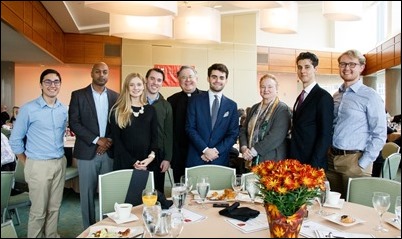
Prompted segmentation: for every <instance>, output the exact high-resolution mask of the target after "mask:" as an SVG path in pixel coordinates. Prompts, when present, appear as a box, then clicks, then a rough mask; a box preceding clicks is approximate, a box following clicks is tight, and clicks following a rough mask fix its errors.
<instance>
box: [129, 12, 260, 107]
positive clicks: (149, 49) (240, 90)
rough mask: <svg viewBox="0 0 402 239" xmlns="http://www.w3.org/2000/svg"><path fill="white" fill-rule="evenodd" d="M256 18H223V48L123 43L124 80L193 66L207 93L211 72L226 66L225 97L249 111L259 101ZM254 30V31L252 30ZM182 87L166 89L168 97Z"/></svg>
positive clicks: (220, 45)
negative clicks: (150, 71) (162, 66)
mask: <svg viewBox="0 0 402 239" xmlns="http://www.w3.org/2000/svg"><path fill="white" fill-rule="evenodd" d="M255 21H256V18H255V14H245V15H236V16H222V26H224V27H222V35H221V36H222V42H221V43H220V44H207V45H191V44H180V43H177V42H172V41H154V42H150V41H137V40H127V39H123V48H122V51H123V55H122V62H123V66H122V77H123V78H124V77H125V76H127V75H128V74H129V73H131V72H139V73H141V74H143V75H145V73H146V71H147V70H148V69H149V68H151V67H153V65H155V64H167V65H193V66H195V68H196V70H197V71H198V78H199V80H198V82H199V83H198V88H200V89H203V90H207V89H208V88H209V85H208V83H207V69H208V67H209V66H210V65H212V64H214V63H223V64H225V65H226V66H227V67H228V69H229V81H228V84H227V85H226V87H225V89H224V94H225V95H226V96H228V97H230V98H232V99H233V100H235V101H236V102H238V105H239V107H247V106H249V105H251V104H253V103H254V102H256V101H257V100H258V99H259V96H258V95H257V94H256V92H257V91H256V89H257V88H256V79H257V71H256V69H257V46H256V32H255V31H256V30H255V27H254V26H255V25H256V22H255ZM250 26H252V27H250ZM180 90H181V89H180V87H164V88H163V89H162V90H161V92H162V94H163V95H164V96H165V97H167V96H170V95H171V94H173V93H175V92H178V91H180Z"/></svg>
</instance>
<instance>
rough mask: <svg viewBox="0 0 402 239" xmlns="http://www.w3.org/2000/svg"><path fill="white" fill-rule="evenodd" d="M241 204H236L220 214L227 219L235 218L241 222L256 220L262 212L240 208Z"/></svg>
mask: <svg viewBox="0 0 402 239" xmlns="http://www.w3.org/2000/svg"><path fill="white" fill-rule="evenodd" d="M239 206H240V203H238V202H235V203H233V204H232V205H231V206H229V207H227V208H225V209H222V210H220V211H219V214H220V215H222V216H225V217H230V218H234V219H237V220H240V221H243V222H245V221H247V220H248V219H250V218H256V217H257V216H258V215H259V214H260V212H259V211H257V210H254V209H251V208H248V207H240V208H239Z"/></svg>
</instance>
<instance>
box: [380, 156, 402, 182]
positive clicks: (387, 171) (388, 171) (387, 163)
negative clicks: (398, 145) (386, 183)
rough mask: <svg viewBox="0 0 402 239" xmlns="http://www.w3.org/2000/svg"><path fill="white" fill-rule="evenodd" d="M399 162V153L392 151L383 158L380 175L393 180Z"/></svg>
mask: <svg viewBox="0 0 402 239" xmlns="http://www.w3.org/2000/svg"><path fill="white" fill-rule="evenodd" d="M400 162H401V154H400V153H393V154H391V155H389V156H388V157H387V158H385V160H384V163H383V165H382V169H381V177H382V178H388V179H392V180H395V178H396V175H397V173H398V169H399V163H400Z"/></svg>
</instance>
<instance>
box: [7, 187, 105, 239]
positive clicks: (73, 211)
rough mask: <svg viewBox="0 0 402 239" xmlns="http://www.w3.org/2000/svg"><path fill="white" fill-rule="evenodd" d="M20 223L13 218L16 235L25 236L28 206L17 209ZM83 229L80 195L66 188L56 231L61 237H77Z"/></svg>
mask: <svg viewBox="0 0 402 239" xmlns="http://www.w3.org/2000/svg"><path fill="white" fill-rule="evenodd" d="M96 207H97V208H96V211H98V200H96ZM18 213H19V215H20V220H21V223H20V225H15V224H16V222H17V221H16V219H15V218H14V225H15V229H16V231H17V234H18V237H20V238H26V237H27V226H28V214H29V207H26V208H20V209H18ZM83 230H84V228H83V226H82V220H81V207H80V195H79V194H78V193H76V192H74V191H73V190H72V189H68V188H66V189H65V190H64V195H63V203H62V205H61V208H60V217H59V226H58V231H59V234H60V236H61V237H63V238H73V237H77V236H78V235H79V234H81V232H82V231H83Z"/></svg>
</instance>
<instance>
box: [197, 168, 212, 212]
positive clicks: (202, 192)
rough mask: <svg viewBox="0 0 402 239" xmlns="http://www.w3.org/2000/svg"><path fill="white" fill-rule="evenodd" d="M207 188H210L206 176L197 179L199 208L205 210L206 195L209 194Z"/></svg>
mask: <svg viewBox="0 0 402 239" xmlns="http://www.w3.org/2000/svg"><path fill="white" fill-rule="evenodd" d="M209 188H210V184H209V178H208V176H200V177H198V179H197V191H198V195H199V196H200V198H201V208H205V204H204V202H205V198H206V197H207V195H208V192H209Z"/></svg>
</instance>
